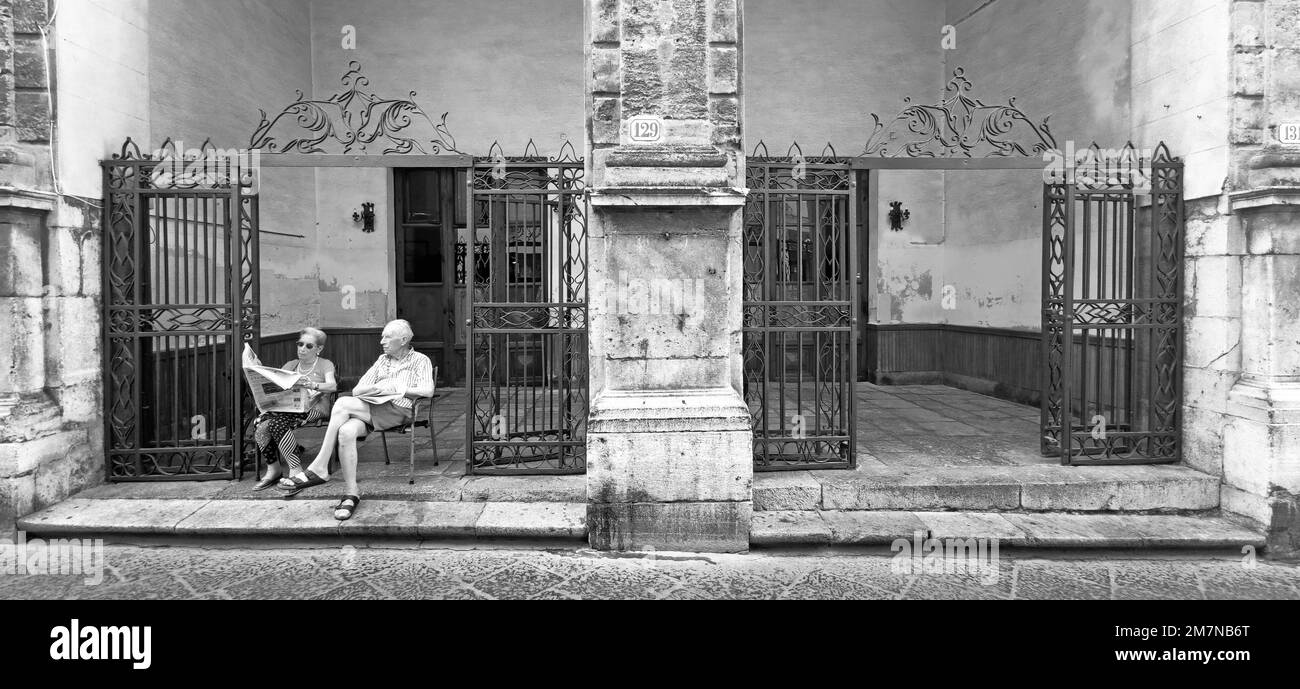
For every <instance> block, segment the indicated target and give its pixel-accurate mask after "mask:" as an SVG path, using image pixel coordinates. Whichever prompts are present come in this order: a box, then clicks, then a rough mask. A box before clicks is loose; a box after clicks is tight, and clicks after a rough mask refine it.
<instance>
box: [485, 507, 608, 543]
mask: <svg viewBox="0 0 1300 689" xmlns="http://www.w3.org/2000/svg"><path fill="white" fill-rule="evenodd" d="M475 535H477V536H478V537H480V538H539V537H540V538H585V537H586V535H587V504H586V503H585V502H582V503H567V502H534V503H526V502H489V503H487V504H485V505H484V506H483V512H482V514H481V515H480V516H479V518H478V521H477V522H476V524H475Z"/></svg>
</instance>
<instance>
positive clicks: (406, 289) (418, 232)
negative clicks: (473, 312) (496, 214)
mask: <svg viewBox="0 0 1300 689" xmlns="http://www.w3.org/2000/svg"><path fill="white" fill-rule="evenodd" d="M396 174H397V175H398V179H397V192H398V193H397V206H398V208H397V214H396V228H395V230H394V231H395V233H396V246H397V256H396V263H397V265H396V266H395V271H396V274H397V316H398V318H405V319H406V320H407V321H409V322H410V323H411V329H412V330H414V331H415V339H414V346H415V349H416V351H419V352H421V353H423V354H425V355H426V356H428V357H429V358H430V359H431V360H432V361H433V363H434V365H435V366H437V367H438V371H439V379H440V380H439V382H440V383H443V384H448V383H456V382H458V379H459V377H460V375H459V369H460V366H461V365H460V363H459V361H458V357H457V356H456V355H455V349H454V341H455V325H454V323H453V318H454V316H455V313H454V308H453V304H452V291H453V290H452V286H451V284H450V283H451V281H450V276H451V274H452V270H453V266H452V265H451V260H452V255H453V254H452V245H453V242H454V233H455V228H454V225H455V221H456V212H455V207H454V202H455V189H454V188H453V180H454V177H455V175H454V172H453V171H452V170H446V169H427V170H426V169H418V168H417V169H410V170H398V171H397V172H396Z"/></svg>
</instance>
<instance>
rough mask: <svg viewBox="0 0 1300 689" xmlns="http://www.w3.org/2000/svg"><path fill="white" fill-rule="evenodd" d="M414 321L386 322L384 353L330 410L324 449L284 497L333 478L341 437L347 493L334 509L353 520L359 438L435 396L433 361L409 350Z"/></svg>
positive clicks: (357, 494) (407, 415) (409, 414)
mask: <svg viewBox="0 0 1300 689" xmlns="http://www.w3.org/2000/svg"><path fill="white" fill-rule="evenodd" d="M412 337H414V333H413V332H412V331H411V324H410V323H407V322H406V321H404V320H400V319H399V320H395V321H392V322H391V323H389V324H388V325H386V326H384V333H383V335H382V336H381V337H380V339H379V345H380V346H381V347H383V348H384V353H383V355H382V356H380V357H379V359H377V360H376V361H375V363H374V365H372V366H371V367H370V370H369V371H366V375H364V376H362V377H361V381H360V382H358V383H357V385H356V387H355V388H353V389H352V396H351V397H339V399H338V401H336V402H335V403H334V408H333V410H332V411H331V412H330V423H329V428H328V429H327V430H326V431H325V438H324V439H323V440H322V441H321V447H320V452H318V453H317V454H316V459H315V460H313V461H312V463H311V465H310V466H308V467H307V470H306V471H304V472H303V473H301V474H299V475H297V476H294V477H293V486H292V487H290V488H287V489H286V494H285V497H292V496H294V495H297V494H298V493H300V492H302V491H303V490H305V489H307V488H310V487H312V486H319V485H320V484H322V483H325V482H326V481H328V480H329V478H330V476H329V461H330V454H331V453H332V451H333V448H334V443H335V441H336V440H337V441H338V446H339V464H341V465H342V468H343V481H344V483H345V488H346V489H347V490H346V493H345V497H344V498H343V500H341V501H340V502H339V504H338V505H337V506H336V507H335V508H334V518H335V519H338V520H340V521H342V520H345V519H351V518H352V514H353V513H354V512H355V511H356V509H357V505H359V504H361V495H360V491H359V490H358V489H357V441H358V440H361V439H364V438H365V437H366V435H367V434H369V433H370V432H371V431H374V430H383V429H386V428H393V427H396V426H400V425H402V424H404V423H406V422H408V421H410V420H411V418H412V414H413V411H412V407H413V405H412V402H411V399H412V398H415V397H428V396H429V395H432V394H433V363H432V362H430V361H429V357H427V356H425V355H423V354H421V353H419V352H417V351H415V350H414V349H412V348H411V338H412Z"/></svg>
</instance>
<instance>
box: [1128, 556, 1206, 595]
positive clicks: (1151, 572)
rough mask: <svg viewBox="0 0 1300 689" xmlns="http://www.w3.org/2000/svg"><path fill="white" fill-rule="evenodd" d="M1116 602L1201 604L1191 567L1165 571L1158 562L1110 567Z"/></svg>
mask: <svg viewBox="0 0 1300 689" xmlns="http://www.w3.org/2000/svg"><path fill="white" fill-rule="evenodd" d="M1110 568H1111V572H1112V576H1113V577H1114V585H1115V598H1116V599H1122V600H1152V599H1165V600H1170V599H1172V600H1202V599H1203V598H1204V594H1203V593H1202V592H1201V588H1200V582H1199V581H1198V579H1197V577H1196V571H1195V569H1193V568H1190V567H1178V568H1167V567H1162V566H1161V565H1160V563H1159V561H1156V562H1150V561H1129V560H1116V561H1114V562H1112V563H1110Z"/></svg>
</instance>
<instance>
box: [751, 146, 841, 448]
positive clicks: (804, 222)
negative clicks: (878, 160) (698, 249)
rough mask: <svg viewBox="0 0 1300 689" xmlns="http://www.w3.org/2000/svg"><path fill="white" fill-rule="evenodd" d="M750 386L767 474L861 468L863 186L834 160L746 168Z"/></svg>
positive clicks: (758, 152)
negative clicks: (857, 400) (857, 436)
mask: <svg viewBox="0 0 1300 689" xmlns="http://www.w3.org/2000/svg"><path fill="white" fill-rule="evenodd" d="M746 183H747V184H748V185H749V188H750V191H749V198H748V199H747V201H746V203H745V219H744V223H745V229H744V237H745V246H744V261H745V267H744V284H745V288H744V289H745V291H744V304H743V308H744V344H743V347H744V375H745V401H746V403H747V404H748V405H749V411H750V415H751V416H752V418H753V424H754V426H753V427H754V468H755V469H756V470H781V469H806V468H814V467H815V468H844V467H852V466H854V465H855V464H856V457H855V442H854V433H853V430H854V429H853V427H854V423H853V412H854V381H855V380H857V339H858V333H857V327H856V323H857V319H856V316H855V315H856V314H857V285H856V275H857V237H856V227H857V222H856V217H857V208H856V204H855V199H856V198H857V194H856V181H855V178H854V173H853V170H852V169H851V168H850V166H849V162H848V161H847V160H845V159H842V158H838V157H836V156H835V152H834V151H833V150H830V149H829V148H828V150H827V151H824V152H823V154H822V155H821V156H817V157H809V158H805V157H804V156H803V154H802V152H800V151H799V148H798V145H795V146H791V148H790V151H789V152H788V154H787V156H786V157H784V158H780V157H771V156H769V155H768V153H767V148H766V146H764V145H763V144H762V143H760V144H759V145H758V147H757V148H755V150H754V154H753V156H751V157H750V158H749V159H748V160H747V163H746Z"/></svg>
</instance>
